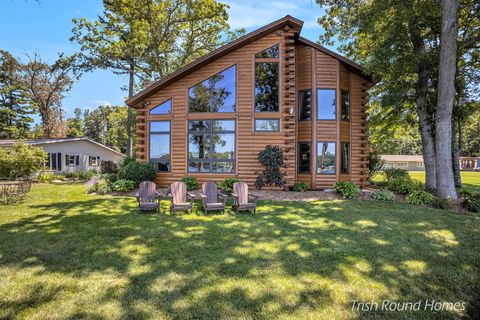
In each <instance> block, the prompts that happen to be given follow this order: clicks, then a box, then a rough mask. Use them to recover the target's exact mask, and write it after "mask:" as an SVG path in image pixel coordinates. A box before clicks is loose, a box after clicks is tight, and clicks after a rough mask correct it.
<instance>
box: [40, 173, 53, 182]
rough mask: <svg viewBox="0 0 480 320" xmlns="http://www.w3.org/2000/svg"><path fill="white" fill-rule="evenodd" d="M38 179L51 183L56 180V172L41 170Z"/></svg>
mask: <svg viewBox="0 0 480 320" xmlns="http://www.w3.org/2000/svg"><path fill="white" fill-rule="evenodd" d="M37 180H38V182H41V183H50V182H52V181H53V180H55V174H54V173H53V172H40V174H39V175H38V177H37Z"/></svg>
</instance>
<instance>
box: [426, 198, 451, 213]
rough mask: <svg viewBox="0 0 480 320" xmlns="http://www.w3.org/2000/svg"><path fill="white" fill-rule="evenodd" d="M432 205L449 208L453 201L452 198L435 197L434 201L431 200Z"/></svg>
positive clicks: (444, 208)
mask: <svg viewBox="0 0 480 320" xmlns="http://www.w3.org/2000/svg"><path fill="white" fill-rule="evenodd" d="M430 205H431V206H432V207H434V208H437V209H442V210H448V209H450V208H451V206H452V202H451V201H450V199H443V198H439V197H433V199H432V201H430Z"/></svg>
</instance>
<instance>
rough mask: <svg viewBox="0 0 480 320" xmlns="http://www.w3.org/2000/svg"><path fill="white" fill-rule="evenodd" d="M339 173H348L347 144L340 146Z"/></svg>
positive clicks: (348, 144) (348, 146)
mask: <svg viewBox="0 0 480 320" xmlns="http://www.w3.org/2000/svg"><path fill="white" fill-rule="evenodd" d="M340 173H350V143H348V142H342V144H341V154H340Z"/></svg>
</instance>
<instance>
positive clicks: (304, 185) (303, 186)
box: [293, 182, 310, 192]
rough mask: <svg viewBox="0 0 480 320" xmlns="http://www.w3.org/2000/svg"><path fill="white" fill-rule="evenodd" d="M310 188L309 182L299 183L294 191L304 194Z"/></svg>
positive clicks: (294, 187)
mask: <svg viewBox="0 0 480 320" xmlns="http://www.w3.org/2000/svg"><path fill="white" fill-rule="evenodd" d="M309 188H310V185H309V184H308V183H307V182H297V183H295V185H294V186H293V191H297V192H303V191H306V190H308V189H309Z"/></svg>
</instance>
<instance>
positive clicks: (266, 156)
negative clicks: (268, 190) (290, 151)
mask: <svg viewBox="0 0 480 320" xmlns="http://www.w3.org/2000/svg"><path fill="white" fill-rule="evenodd" d="M258 161H260V163H261V164H262V165H263V166H264V167H265V170H263V172H262V173H260V174H259V175H258V177H257V181H256V182H255V186H256V187H257V188H258V189H262V187H264V186H271V185H275V186H277V187H283V186H284V184H285V181H284V180H283V173H281V172H280V167H281V166H283V151H282V149H281V148H280V147H279V146H272V145H267V146H266V147H265V149H264V150H263V151H261V152H260V153H259V154H258Z"/></svg>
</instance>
